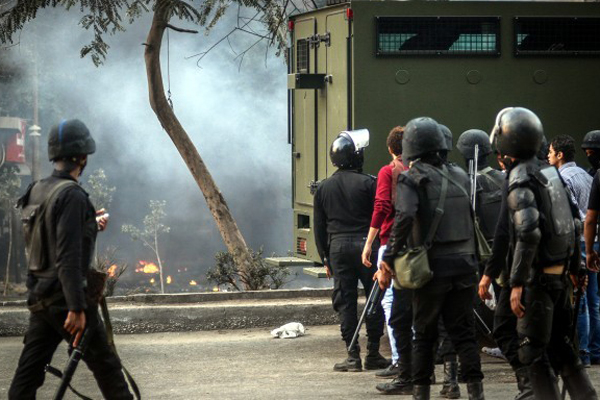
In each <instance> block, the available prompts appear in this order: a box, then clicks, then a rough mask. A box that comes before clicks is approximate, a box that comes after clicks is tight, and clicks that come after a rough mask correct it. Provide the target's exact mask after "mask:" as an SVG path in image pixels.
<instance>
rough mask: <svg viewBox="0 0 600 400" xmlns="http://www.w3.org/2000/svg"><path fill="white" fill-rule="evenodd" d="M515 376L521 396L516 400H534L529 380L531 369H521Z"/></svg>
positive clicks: (516, 397)
mask: <svg viewBox="0 0 600 400" xmlns="http://www.w3.org/2000/svg"><path fill="white" fill-rule="evenodd" d="M515 375H516V376H517V387H518V388H519V394H517V395H516V396H515V400H534V399H535V396H534V395H533V389H532V388H531V381H530V380H529V368H527V367H525V366H523V367H519V368H517V369H516V370H515Z"/></svg>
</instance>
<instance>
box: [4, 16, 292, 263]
mask: <svg viewBox="0 0 600 400" xmlns="http://www.w3.org/2000/svg"><path fill="white" fill-rule="evenodd" d="M236 12H237V9H235V8H232V9H231V11H230V12H228V14H226V16H225V17H224V18H223V20H222V21H221V22H220V23H219V24H218V25H217V27H216V28H214V29H213V30H212V31H211V32H210V35H208V36H207V35H206V34H205V32H203V31H202V28H200V30H201V32H200V33H199V34H196V35H193V34H186V33H177V32H170V34H169V42H168V46H167V41H166V40H167V39H166V37H165V42H164V43H163V52H162V69H163V75H164V80H165V86H166V85H167V83H168V79H169V80H170V91H171V94H172V101H173V104H174V110H175V113H176V115H177V117H178V118H179V120H180V122H181V123H182V125H183V127H184V128H185V129H186V131H187V132H188V134H189V135H190V137H191V139H192V141H193V142H194V144H195V145H196V147H197V149H198V150H199V152H200V155H201V156H202V158H203V160H204V161H205V163H206V164H207V166H208V168H209V170H210V171H211V173H212V175H213V178H214V179H215V181H216V183H217V185H218V187H219V188H220V190H221V192H222V193H223V195H224V197H225V199H226V201H227V202H228V205H229V208H230V210H231V212H232V214H233V216H234V218H235V219H236V221H237V223H238V225H239V227H240V229H241V231H242V234H243V235H244V237H245V239H246V241H247V243H248V244H249V246H250V247H252V248H254V249H258V248H260V247H261V246H264V253H265V255H271V253H277V254H278V255H287V252H288V251H289V250H291V247H292V206H291V157H290V151H291V150H290V145H289V144H288V143H287V96H286V71H287V67H286V65H285V62H284V59H283V57H277V56H276V55H275V51H274V50H268V51H267V49H266V47H265V45H264V44H260V45H258V46H256V47H255V48H253V49H252V50H251V51H250V52H249V53H248V54H247V55H246V56H245V58H244V60H243V63H242V64H241V66H240V64H239V59H237V60H236V59H235V57H236V55H235V53H234V52H233V51H232V49H231V48H230V47H229V46H228V45H227V44H226V43H223V44H222V45H220V46H218V47H216V48H215V49H213V50H212V51H211V52H210V53H209V54H208V56H206V57H205V58H204V59H203V60H202V61H201V63H200V67H199V66H198V65H197V61H198V58H197V57H193V55H194V54H197V53H200V52H202V51H204V50H206V49H207V48H208V47H210V46H211V45H212V44H214V43H215V42H216V41H218V40H219V39H220V38H221V37H223V36H224V35H225V34H226V33H227V32H229V31H230V30H231V29H232V28H233V27H234V26H235V23H236V18H235V17H236ZM79 19H80V15H79V14H78V12H77V11H70V12H66V11H64V10H62V9H58V10H41V11H40V12H39V14H38V17H37V18H36V20H34V21H33V22H30V23H28V24H26V25H25V27H24V29H23V31H22V32H21V33H20V34H19V35H17V36H16V38H17V39H18V41H19V43H20V44H19V45H17V46H14V47H12V48H11V49H10V50H5V51H2V52H0V56H1V57H10V58H11V60H12V61H14V62H16V63H19V64H22V65H23V68H31V65H32V60H33V59H34V58H35V57H34V56H35V55H36V56H37V63H38V64H37V65H38V69H39V71H40V79H39V81H40V108H41V115H42V117H41V120H40V122H41V125H42V126H41V128H42V134H43V136H42V142H43V144H42V148H41V154H42V155H43V156H45V154H46V148H47V147H46V138H47V134H48V132H49V130H50V128H51V125H52V124H54V123H57V122H58V121H60V120H61V119H62V118H65V119H70V118H79V119H81V120H82V121H84V122H85V123H86V124H87V126H88V127H89V129H90V131H91V132H92V135H93V136H94V138H95V139H96V143H97V152H96V154H94V155H92V156H91V157H90V159H89V163H88V167H87V170H86V171H85V172H84V176H83V180H85V175H86V174H89V173H91V172H92V171H94V170H96V169H98V168H102V169H104V171H105V172H106V174H107V176H108V179H109V184H111V185H112V186H116V188H117V190H116V192H115V195H114V200H113V203H112V206H111V209H110V210H109V213H110V215H111V221H110V225H109V229H108V230H107V232H105V233H104V234H103V235H102V237H101V239H100V240H99V243H100V246H101V247H106V246H117V247H118V248H119V250H118V255H119V257H121V258H122V259H124V260H126V261H127V262H129V263H130V264H131V263H135V262H136V260H137V259H151V258H152V255H151V253H150V252H149V251H147V250H144V249H143V248H142V247H141V246H140V245H139V244H137V243H133V244H132V243H131V240H130V239H129V238H128V237H127V236H125V235H124V234H122V233H121V225H123V224H134V225H138V226H139V225H141V221H142V219H143V217H144V215H146V213H147V212H148V201H149V200H151V199H153V200H166V201H167V207H166V213H167V221H166V223H167V225H168V226H170V227H171V232H170V233H169V234H166V235H165V236H164V237H163V238H162V249H163V250H162V253H163V255H162V258H163V259H164V264H165V266H166V269H167V272H168V271H169V270H170V269H171V270H175V269H178V268H180V267H186V268H188V269H190V268H191V269H194V270H196V269H197V270H198V272H199V273H200V272H202V271H205V270H206V268H208V267H210V266H212V265H213V260H214V254H215V253H216V252H217V251H223V250H225V246H224V244H223V242H222V240H221V237H220V235H219V232H218V230H217V228H216V225H215V222H214V220H213V219H212V216H211V214H210V212H209V210H208V208H207V206H206V203H205V201H204V198H203V196H202V194H201V192H200V189H199V188H198V186H197V185H196V183H195V181H194V180H193V178H192V176H191V174H190V172H189V171H188V169H187V167H186V166H185V164H184V162H183V160H182V158H181V157H180V155H179V154H178V152H177V150H176V149H175V146H174V145H173V143H172V142H171V141H170V139H169V137H168V136H167V134H166V132H164V131H163V130H162V128H161V126H160V124H159V123H158V120H157V119H156V117H155V115H154V114H153V112H152V110H151V109H150V105H149V102H148V91H147V80H146V72H145V65H144V59H143V52H144V46H143V45H142V43H143V42H144V41H145V39H146V36H147V34H148V30H149V27H150V22H151V19H150V15H147V16H145V17H143V18H141V19H139V20H138V21H136V22H135V23H134V24H133V25H127V26H126V29H127V30H126V32H120V33H118V34H117V35H115V36H108V35H107V36H106V37H105V41H106V42H108V44H109V45H110V49H109V52H108V58H107V59H106V61H105V63H104V65H103V66H101V67H99V68H96V67H95V66H94V65H93V63H92V60H91V59H90V58H89V57H86V58H83V59H82V58H80V55H79V52H80V49H81V48H82V46H84V45H85V44H87V43H88V42H89V41H90V40H91V38H92V33H91V32H88V31H85V30H84V29H82V28H81V27H80V26H79V25H78V22H79ZM172 23H173V24H174V25H177V26H180V27H183V28H193V26H191V25H189V24H185V23H180V22H178V21H177V20H173V21H172ZM253 41H254V39H253V38H252V37H250V36H249V35H244V34H239V33H238V34H235V35H234V36H233V37H232V40H231V42H232V47H233V49H234V50H236V51H237V52H239V51H241V50H243V49H245V48H246V47H248V46H249V45H250V44H252V43H253ZM167 49H168V53H169V54H168V59H169V63H168V65H167ZM167 67H168V71H169V72H170V73H169V74H168V76H167ZM166 88H167V87H166ZM23 114H26V115H20V116H19V115H17V117H22V118H26V119H31V113H30V112H28V111H24V112H23ZM42 167H43V168H44V171H45V173H49V172H50V171H51V165H50V163H49V162H47V160H46V158H45V157H42Z"/></svg>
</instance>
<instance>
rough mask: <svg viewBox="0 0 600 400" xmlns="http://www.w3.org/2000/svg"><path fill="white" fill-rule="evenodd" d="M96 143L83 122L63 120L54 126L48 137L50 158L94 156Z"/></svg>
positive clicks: (52, 159) (51, 159)
mask: <svg viewBox="0 0 600 400" xmlns="http://www.w3.org/2000/svg"><path fill="white" fill-rule="evenodd" d="M95 151H96V142H95V141H94V138H92V135H90V131H89V129H88V128H87V126H85V124H84V123H83V122H81V121H80V120H78V119H70V120H68V121H67V120H63V121H61V123H60V124H58V125H54V126H53V127H52V129H51V130H50V135H49V136H48V158H49V159H50V161H54V160H57V159H60V158H66V157H74V156H81V155H87V154H92V153H94V152H95Z"/></svg>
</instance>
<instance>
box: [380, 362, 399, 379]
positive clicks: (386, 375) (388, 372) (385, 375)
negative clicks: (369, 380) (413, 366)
mask: <svg viewBox="0 0 600 400" xmlns="http://www.w3.org/2000/svg"><path fill="white" fill-rule="evenodd" d="M398 375H400V367H399V366H398V363H396V364H391V365H390V366H389V367H387V368H386V369H384V370H383V371H379V372H377V373H376V374H375V378H379V379H394V378H397V377H398Z"/></svg>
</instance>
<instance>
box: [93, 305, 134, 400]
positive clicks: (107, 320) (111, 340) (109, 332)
mask: <svg viewBox="0 0 600 400" xmlns="http://www.w3.org/2000/svg"><path fill="white" fill-rule="evenodd" d="M100 310H101V312H102V319H103V320H104V327H105V328H106V337H107V339H108V345H109V346H110V348H111V349H112V351H113V352H114V353H115V355H116V356H117V358H118V359H119V362H121V357H119V354H118V353H117V346H116V345H115V339H114V334H113V327H112V322H111V320H110V314H109V313H108V305H107V304H106V297H104V296H102V298H101V299H100ZM121 368H122V369H123V373H124V375H125V378H126V379H127V382H128V383H129V385H130V386H131V389H132V390H133V393H134V394H135V398H136V399H137V400H140V399H141V398H142V395H141V394H140V389H139V388H138V385H137V383H136V382H135V380H134V379H133V376H131V374H130V373H129V371H127V368H125V366H124V365H123V362H121Z"/></svg>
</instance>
